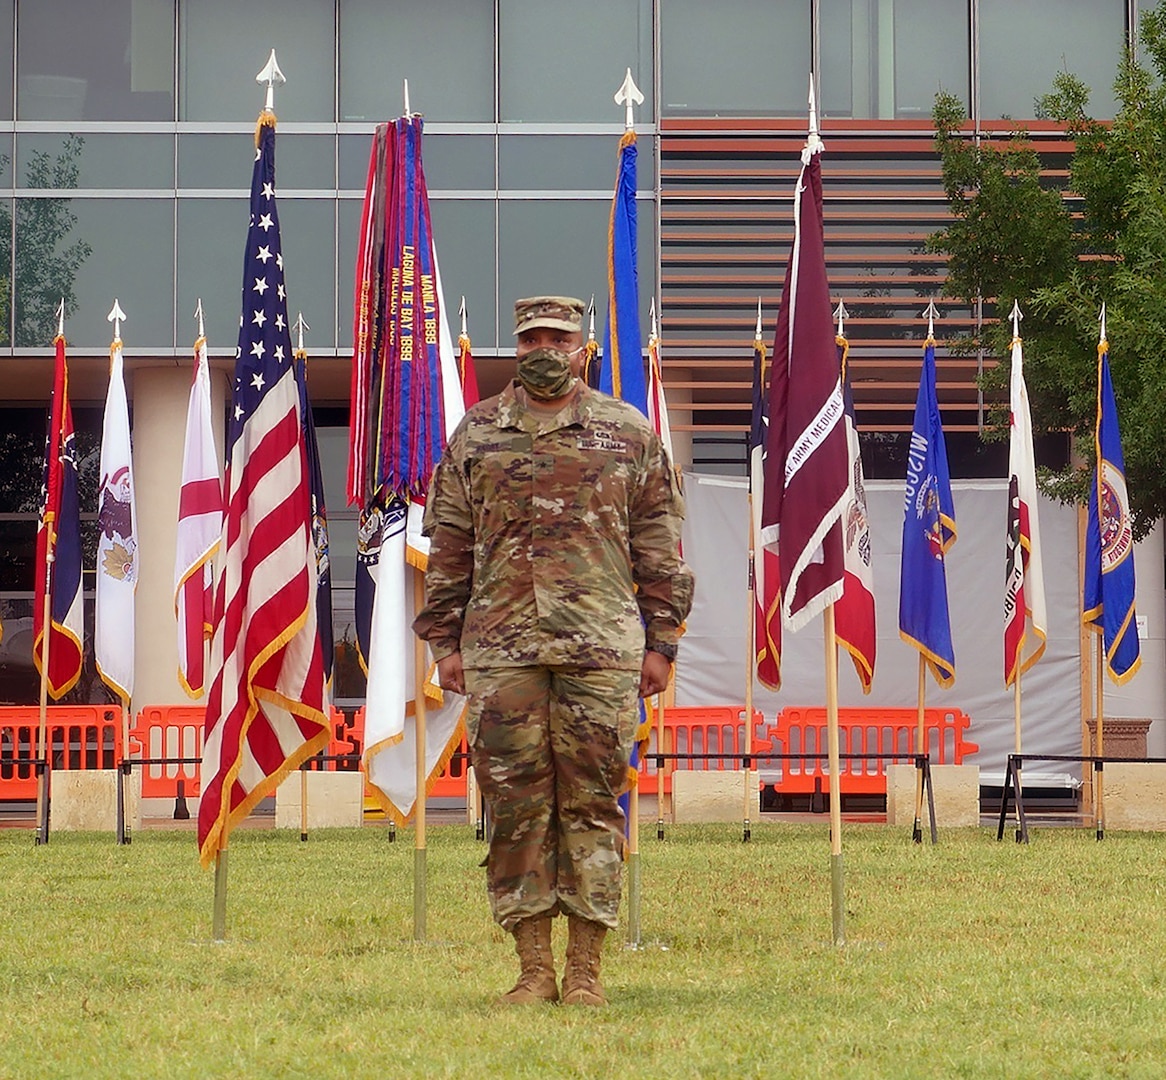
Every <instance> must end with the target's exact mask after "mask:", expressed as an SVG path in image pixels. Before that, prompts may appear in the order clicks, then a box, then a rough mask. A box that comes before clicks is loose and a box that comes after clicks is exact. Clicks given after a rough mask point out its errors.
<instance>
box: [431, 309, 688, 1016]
mask: <svg viewBox="0 0 1166 1080" xmlns="http://www.w3.org/2000/svg"><path fill="white" fill-rule="evenodd" d="M582 318H583V304H582V302H581V301H579V300H574V299H570V298H566V297H554V296H539V297H534V298H531V299H528V300H519V301H518V302H517V303H516V304H515V305H514V319H515V331H514V332H515V334H516V336H517V337H518V344H517V349H516V353H517V375H518V377H517V379H515V380H514V381H513V382H512V383H511V384H510V385H509V386H507V387H506V388H505V389H504V390H503V391H502V393H501V394H499V395H497V396H496V397H492V398H489V399H487V400H485V401H482V402H480V403H479V404H477V405H475V406H474V407H473V408H471V409H470V410H469V412H467V413H466V416H465V419H464V420H463V421H462V423H461V424H460V425H459V426H458V428H457V430H456V431H455V432H454V433H453V435H452V436H451V437H450V440H449V445H448V446H447V447H446V450H445V454H444V456H443V457H442V459H441V462H440V463H439V465H438V467H437V470H436V471H435V472H434V475H433V482H432V485H431V487H430V491H429V495H428V499H427V502H426V511H425V532H426V534H427V535H428V536H430V537H431V538H432V546H431V549H430V555H429V569H428V572H427V574H426V588H427V602H426V606H425V608H424V610H423V611H422V612H421V613H420V615H418V617H417V619H416V620H415V621H414V623H413V627H414V629H415V630H416V632H417V633H418V634H419V635H420V636H421V637H422V638H424V639H425V640H426V641H428V642H429V644H430V647H431V649H432V650H433V655H434V657H435V658H436V660H437V667H438V676H439V680H440V682H441V685H442V686H443V687H445V688H447V689H450V690H455V691H457V692H459V693H465V692H468V694H469V698H470V709H469V720H468V727H469V732H468V738H469V743H470V746H471V752H472V756H473V763H474V769H475V772H476V774H477V777H478V780H479V783H480V784H481V788H482V792H483V794H484V795H485V797H486V799H487V801H488V803H489V806H490V812H491V816H492V819H493V824H494V829H493V835H492V837H491V840H490V850H489V855H488V856H487V860H486V880H487V892H488V894H489V898H490V905H491V908H492V910H493V913H494V918H495V919H496V920H497V921H498V923H499V924H500V925H501V926H502V927H503V928H504V929H505V930H508V931H509V932H511V933H512V934H513V935H514V938H515V945H516V949H517V952H518V956H519V960H520V963H521V976H520V978H519V980H518V982H517V984H516V985H515V986H514V988H513V989H512V990H510V991H509V993H507V994H505V995H504V996H503V998H502V1001H503V1002H506V1003H513V1004H522V1003H527V1002H536V1001H557V1000H558V999H559V990H558V986H557V982H556V975H555V968H554V959H553V956H552V953H551V924H552V919H553V917H554V916H555V915H558V914H560V913H563V914H566V916H567V921H568V942H567V962H566V966H565V968H564V972H563V988H562V1000H563V1002H564V1003H565V1004H585V1005H602V1004H604V1001H605V998H604V993H603V987H602V985H601V984H600V981H599V962H600V952H601V947H602V944H603V938H604V935H605V934H606V933H607V930H608V929H609V928H611V927H614V926H616V924H617V921H618V910H619V897H620V876H621V871H622V860H623V843H624V828H625V821H624V815H623V811H622V810H621V809H620V806H619V802H618V796H619V794H620V792H621V791H622V790H624V789H625V788H626V787H627V780H628V765H629V761H630V757H631V749H632V740H633V737H634V734H635V730H636V727H637V724H638V720H639V709H638V704H637V695H639V696H647V695H650V694H654V693H658V692H660V691H662V690H663V689H664V688H665V687H666V686H667V684H668V677H669V672H670V669H671V665H672V662H673V661H674V660H675V658H676V647H677V641H678V639H679V636H680V626H681V623H682V622H683V620H684V618H685V616H686V615H687V614H688V611H689V609H690V608H691V606H692V587H693V579H692V575H691V573H690V572H689V570H688V568H687V567H686V566H685V565H684V563H683V562H682V561H681V559H680V556H679V540H680V522H681V519H682V517H683V514H684V506H683V501H682V499H681V496H680V492H679V490H678V487H677V482H676V476H675V473H674V472H673V469H672V463H671V462H670V461H669V460H668V456H667V454H666V453H665V451H664V448H663V446H662V445H661V443H660V440H659V438H658V437H657V436H656V435H655V434H654V433H653V432H652V430H651V428H650V427H649V426H648V423H647V421H646V419H645V418H644V416H643V415H642V414H641V413H640V412H639V411H638V410H637V409H635V408H634V407H633V406H630V405H627V404H625V403H624V402H622V401H618V400H616V399H615V398H612V397H609V396H607V395H605V394H601V393H599V392H598V391H595V390H592V389H590V388H589V387H588V386H586V384H585V383H584V382H583V380H582V379H580V378H579V371H580V367H581V364H582V355H583V334H582V329H581V326H582Z"/></svg>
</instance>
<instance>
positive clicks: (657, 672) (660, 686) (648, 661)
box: [640, 652, 672, 697]
mask: <svg viewBox="0 0 1166 1080" xmlns="http://www.w3.org/2000/svg"><path fill="white" fill-rule="evenodd" d="M671 671H672V661H671V660H669V659H668V657H666V656H663V655H661V654H660V653H658V652H646V653H644V663H643V666H642V667H641V668H640V697H651V696H652V695H653V694H662V693H663V692H664V691H665V690H666V689H667V688H668V676H669V674H670V673H671Z"/></svg>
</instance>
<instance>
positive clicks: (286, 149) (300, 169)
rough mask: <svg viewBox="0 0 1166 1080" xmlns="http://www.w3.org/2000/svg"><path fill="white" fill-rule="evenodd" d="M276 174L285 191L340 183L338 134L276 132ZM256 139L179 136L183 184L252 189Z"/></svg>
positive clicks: (316, 188)
mask: <svg viewBox="0 0 1166 1080" xmlns="http://www.w3.org/2000/svg"><path fill="white" fill-rule="evenodd" d="M275 144H276V145H275V150H276V153H275V164H276V168H275V177H276V182H277V185H278V190H279V191H287V190H289V189H291V188H299V189H312V190H319V189H321V188H323V189H330V188H334V187H335V175H336V165H335V160H334V157H335V153H336V150H335V138H334V137H333V136H331V135H288V134H284V133H283V132H277V133H276V139H275ZM254 158H255V138H254V136H253V135H251V134H250V133H246V134H244V133H239V134H233V135H179V136H178V186H179V187H182V188H250V186H251V168H252V165H253V164H254Z"/></svg>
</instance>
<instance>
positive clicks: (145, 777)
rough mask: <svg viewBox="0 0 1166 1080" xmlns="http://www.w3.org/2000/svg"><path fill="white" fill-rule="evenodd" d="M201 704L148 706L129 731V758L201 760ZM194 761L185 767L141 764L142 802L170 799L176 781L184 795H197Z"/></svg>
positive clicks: (204, 708)
mask: <svg viewBox="0 0 1166 1080" xmlns="http://www.w3.org/2000/svg"><path fill="white" fill-rule="evenodd" d="M205 719H206V706H205V705H148V706H147V707H146V708H144V709H142V711H141V712H139V713H138V716H137V719H136V721H135V722H134V726H133V727H132V728H130V755H129V756H130V757H139V758H201V757H202V729H203V722H204V720H205ZM199 769H200V766H199V764H198V762H197V761H192V762H190V763H189V764H185V765H178V764H173V765H143V766H142V767H141V769H140V770H139V772H140V773H141V776H142V798H143V799H173V798H174V797H175V796H176V795H177V793H178V781H179V780H181V781H183V784H184V787H185V792H186V794H187V795H197V794H198V793H199V790H200V788H199Z"/></svg>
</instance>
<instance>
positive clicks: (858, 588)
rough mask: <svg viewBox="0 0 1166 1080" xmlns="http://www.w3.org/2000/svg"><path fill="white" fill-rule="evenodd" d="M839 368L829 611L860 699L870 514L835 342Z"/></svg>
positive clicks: (870, 666)
mask: <svg viewBox="0 0 1166 1080" xmlns="http://www.w3.org/2000/svg"><path fill="white" fill-rule="evenodd" d="M837 346H838V356H839V365H840V367H841V370H842V397H843V401H844V403H845V406H846V451H847V459H846V460H847V477H848V484H849V488H848V491H847V498H846V509H845V510H844V512H843V515H842V548H843V564H844V566H845V568H846V576H845V578H844V579H843V587H842V597H841V599H839V601H838V602H837V603H836V604H835V605H834V639H835V640H836V641H837V642H838V644H839V645H841V646H842V648H844V649H845V650H846V651H847V652H848V653H849V654H850V658H851V659H852V660H853V661H854V670H855V672H856V673H857V674H858V681H859V683H860V684H861V686H862V692H863V693H864V694H869V693H870V684H871V681H872V680H873V679H874V668H875V645H876V642H877V640H878V638H877V633H876V630H875V601H874V576H873V574H872V572H871V540H870V514H868V513H867V509H866V484H865V482H864V480H863V475H862V453H861V451H860V449H859V444H858V427H857V424H856V421H855V415H854V400H853V398H852V397H851V394H850V379H849V378H848V376H847V373H846V359H847V353H848V352H849V351H850V345H849V343H848V342H847V340H846V338H844V337H841V336H839V337H838V338H837Z"/></svg>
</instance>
